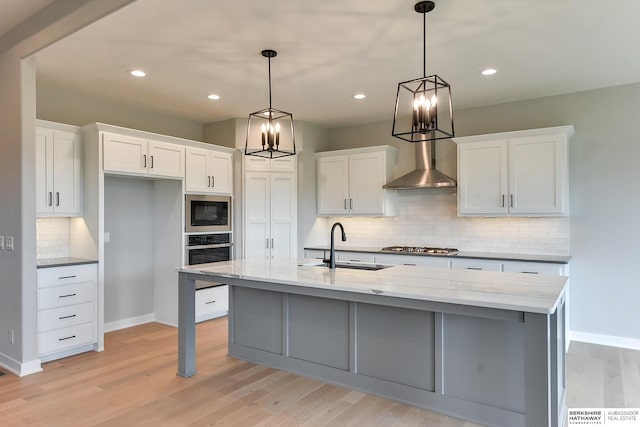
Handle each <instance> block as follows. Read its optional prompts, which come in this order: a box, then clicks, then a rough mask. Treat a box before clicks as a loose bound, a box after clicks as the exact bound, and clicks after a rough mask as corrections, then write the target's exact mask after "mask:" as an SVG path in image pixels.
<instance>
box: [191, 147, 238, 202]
mask: <svg viewBox="0 0 640 427" xmlns="http://www.w3.org/2000/svg"><path fill="white" fill-rule="evenodd" d="M186 158H187V160H186V164H187V167H186V176H185V189H186V191H187V192H188V193H213V194H231V193H232V188H233V186H232V155H231V154H230V153H222V152H218V151H214V150H207V149H203V148H194V147H187V151H186Z"/></svg>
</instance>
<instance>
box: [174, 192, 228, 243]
mask: <svg viewBox="0 0 640 427" xmlns="http://www.w3.org/2000/svg"><path fill="white" fill-rule="evenodd" d="M184 220H185V231H186V232H187V233H193V232H201V231H206V232H216V231H231V197H230V196H203V195H197V194H187V195H186V200H185V217H184Z"/></svg>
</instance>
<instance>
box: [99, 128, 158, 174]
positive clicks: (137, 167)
mask: <svg viewBox="0 0 640 427" xmlns="http://www.w3.org/2000/svg"><path fill="white" fill-rule="evenodd" d="M102 156H103V158H102V167H103V169H104V171H105V172H123V173H128V174H136V175H146V174H147V162H148V160H149V159H147V140H146V139H141V138H135V137H132V136H124V135H115V134H111V133H104V134H103V136H102Z"/></svg>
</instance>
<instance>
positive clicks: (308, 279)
mask: <svg viewBox="0 0 640 427" xmlns="http://www.w3.org/2000/svg"><path fill="white" fill-rule="evenodd" d="M317 263H318V260H312V259H304V260H296V259H279V260H272V261H262V260H233V261H224V262H216V263H210V264H199V265H192V266H185V267H181V268H179V269H178V271H181V272H189V273H196V274H202V275H210V276H214V277H223V278H225V277H226V278H235V279H244V280H255V281H260V282H269V283H278V284H284V285H293V286H303V287H310V288H316V289H327V290H334V291H336V290H337V291H346V292H357V293H363V294H376V295H378V296H380V297H381V298H384V297H385V296H388V297H399V298H410V299H415V300H425V301H434V302H442V303H451V304H462V305H469V306H476V307H487V308H497V309H503V310H515V311H525V312H530V313H543V314H550V313H553V312H554V311H555V310H556V307H557V305H558V303H559V301H560V299H561V297H562V295H563V294H564V291H565V287H566V283H567V278H566V277H563V276H560V277H557V276H544V275H531V274H520V273H498V272H490V271H470V270H450V269H443V268H432V267H418V266H404V265H394V266H392V267H389V268H386V269H383V270H378V271H366V270H352V269H345V268H342V269H341V268H337V269H335V270H330V269H329V268H327V267H319V266H315V265H312V264H317Z"/></svg>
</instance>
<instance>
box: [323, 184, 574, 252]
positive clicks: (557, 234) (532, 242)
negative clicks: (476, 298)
mask: <svg viewBox="0 0 640 427" xmlns="http://www.w3.org/2000/svg"><path fill="white" fill-rule="evenodd" d="M334 221H340V222H341V223H342V224H343V225H344V227H345V231H346V233H347V238H348V241H347V243H346V244H348V245H349V246H372V247H377V246H390V245H407V246H437V247H449V248H457V249H458V250H461V251H472V252H505V253H522V254H544V255H568V254H569V218H568V217H553V218H517V217H512V218H476V217H473V218H469V217H458V216H457V201H456V193H455V191H451V190H450V189H449V190H447V189H435V190H408V191H398V193H397V200H396V216H394V217H383V218H363V217H339V218H338V217H336V218H330V219H329V224H328V225H329V226H330V225H331V224H332V223H333V222H334Z"/></svg>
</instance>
